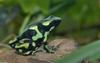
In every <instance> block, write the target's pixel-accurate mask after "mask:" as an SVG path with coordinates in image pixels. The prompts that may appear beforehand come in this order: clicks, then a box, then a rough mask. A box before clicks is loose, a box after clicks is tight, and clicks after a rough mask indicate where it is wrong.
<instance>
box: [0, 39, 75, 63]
mask: <svg viewBox="0 0 100 63" xmlns="http://www.w3.org/2000/svg"><path fill="white" fill-rule="evenodd" d="M49 45H50V46H54V47H57V50H56V51H55V53H52V54H51V53H46V52H43V51H41V52H37V53H36V56H22V55H18V54H16V53H14V51H13V50H10V51H4V52H3V51H1V50H0V51H1V52H0V61H1V62H5V63H51V62H53V61H55V60H56V59H58V58H60V57H61V56H63V55H65V54H70V53H71V52H73V51H74V50H76V49H77V44H76V43H75V41H74V40H72V39H55V40H53V41H51V42H50V43H49Z"/></svg>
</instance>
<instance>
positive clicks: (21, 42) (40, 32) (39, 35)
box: [9, 16, 61, 55]
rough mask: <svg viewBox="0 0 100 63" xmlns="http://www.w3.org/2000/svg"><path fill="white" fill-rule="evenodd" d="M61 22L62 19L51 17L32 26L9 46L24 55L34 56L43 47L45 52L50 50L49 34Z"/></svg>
mask: <svg viewBox="0 0 100 63" xmlns="http://www.w3.org/2000/svg"><path fill="white" fill-rule="evenodd" d="M60 22H61V18H59V17H55V16H49V17H47V18H45V19H43V20H41V21H39V22H37V23H35V24H32V25H30V26H29V27H28V28H27V29H26V30H25V31H24V32H23V33H22V34H21V35H20V36H18V37H17V38H15V39H14V40H11V41H9V45H10V46H11V47H12V48H13V49H15V50H16V52H17V53H19V54H22V55H32V54H34V53H35V52H36V50H37V49H38V48H39V47H40V46H42V45H43V48H44V50H46V51H47V52H50V50H49V49H48V46H47V45H48V43H47V38H48V34H49V33H50V32H51V31H52V30H53V29H55V28H56V27H57V26H58V25H59V24H60Z"/></svg>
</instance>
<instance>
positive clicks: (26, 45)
mask: <svg viewBox="0 0 100 63" xmlns="http://www.w3.org/2000/svg"><path fill="white" fill-rule="evenodd" d="M9 45H10V46H11V48H13V49H14V50H16V51H15V52H16V53H18V54H21V55H29V54H31V52H32V51H31V49H30V40H29V39H26V38H24V39H21V40H18V39H16V38H15V39H14V40H11V41H9ZM32 47H33V46H32ZM32 47H31V48H32Z"/></svg>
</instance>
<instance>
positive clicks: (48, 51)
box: [43, 42, 57, 53]
mask: <svg viewBox="0 0 100 63" xmlns="http://www.w3.org/2000/svg"><path fill="white" fill-rule="evenodd" d="M43 48H44V50H45V51H46V52H47V53H54V52H55V51H56V50H57V48H56V47H54V46H49V45H48V42H44V45H43Z"/></svg>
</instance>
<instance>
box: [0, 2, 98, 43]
mask: <svg viewBox="0 0 100 63" xmlns="http://www.w3.org/2000/svg"><path fill="white" fill-rule="evenodd" d="M50 15H55V16H59V17H61V18H62V23H61V25H60V26H59V27H58V28H57V29H56V30H55V31H53V33H52V34H51V35H50V37H52V35H55V36H54V37H64V38H68V37H70V38H73V39H75V40H76V41H77V42H78V43H79V44H87V43H89V42H91V41H94V40H97V39H100V0H0V43H4V44H7V43H8V41H9V40H10V39H13V37H16V36H18V35H19V34H20V33H22V32H23V31H24V28H25V27H26V26H27V24H29V23H32V22H34V21H38V20H41V19H43V18H45V17H47V16H50Z"/></svg>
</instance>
